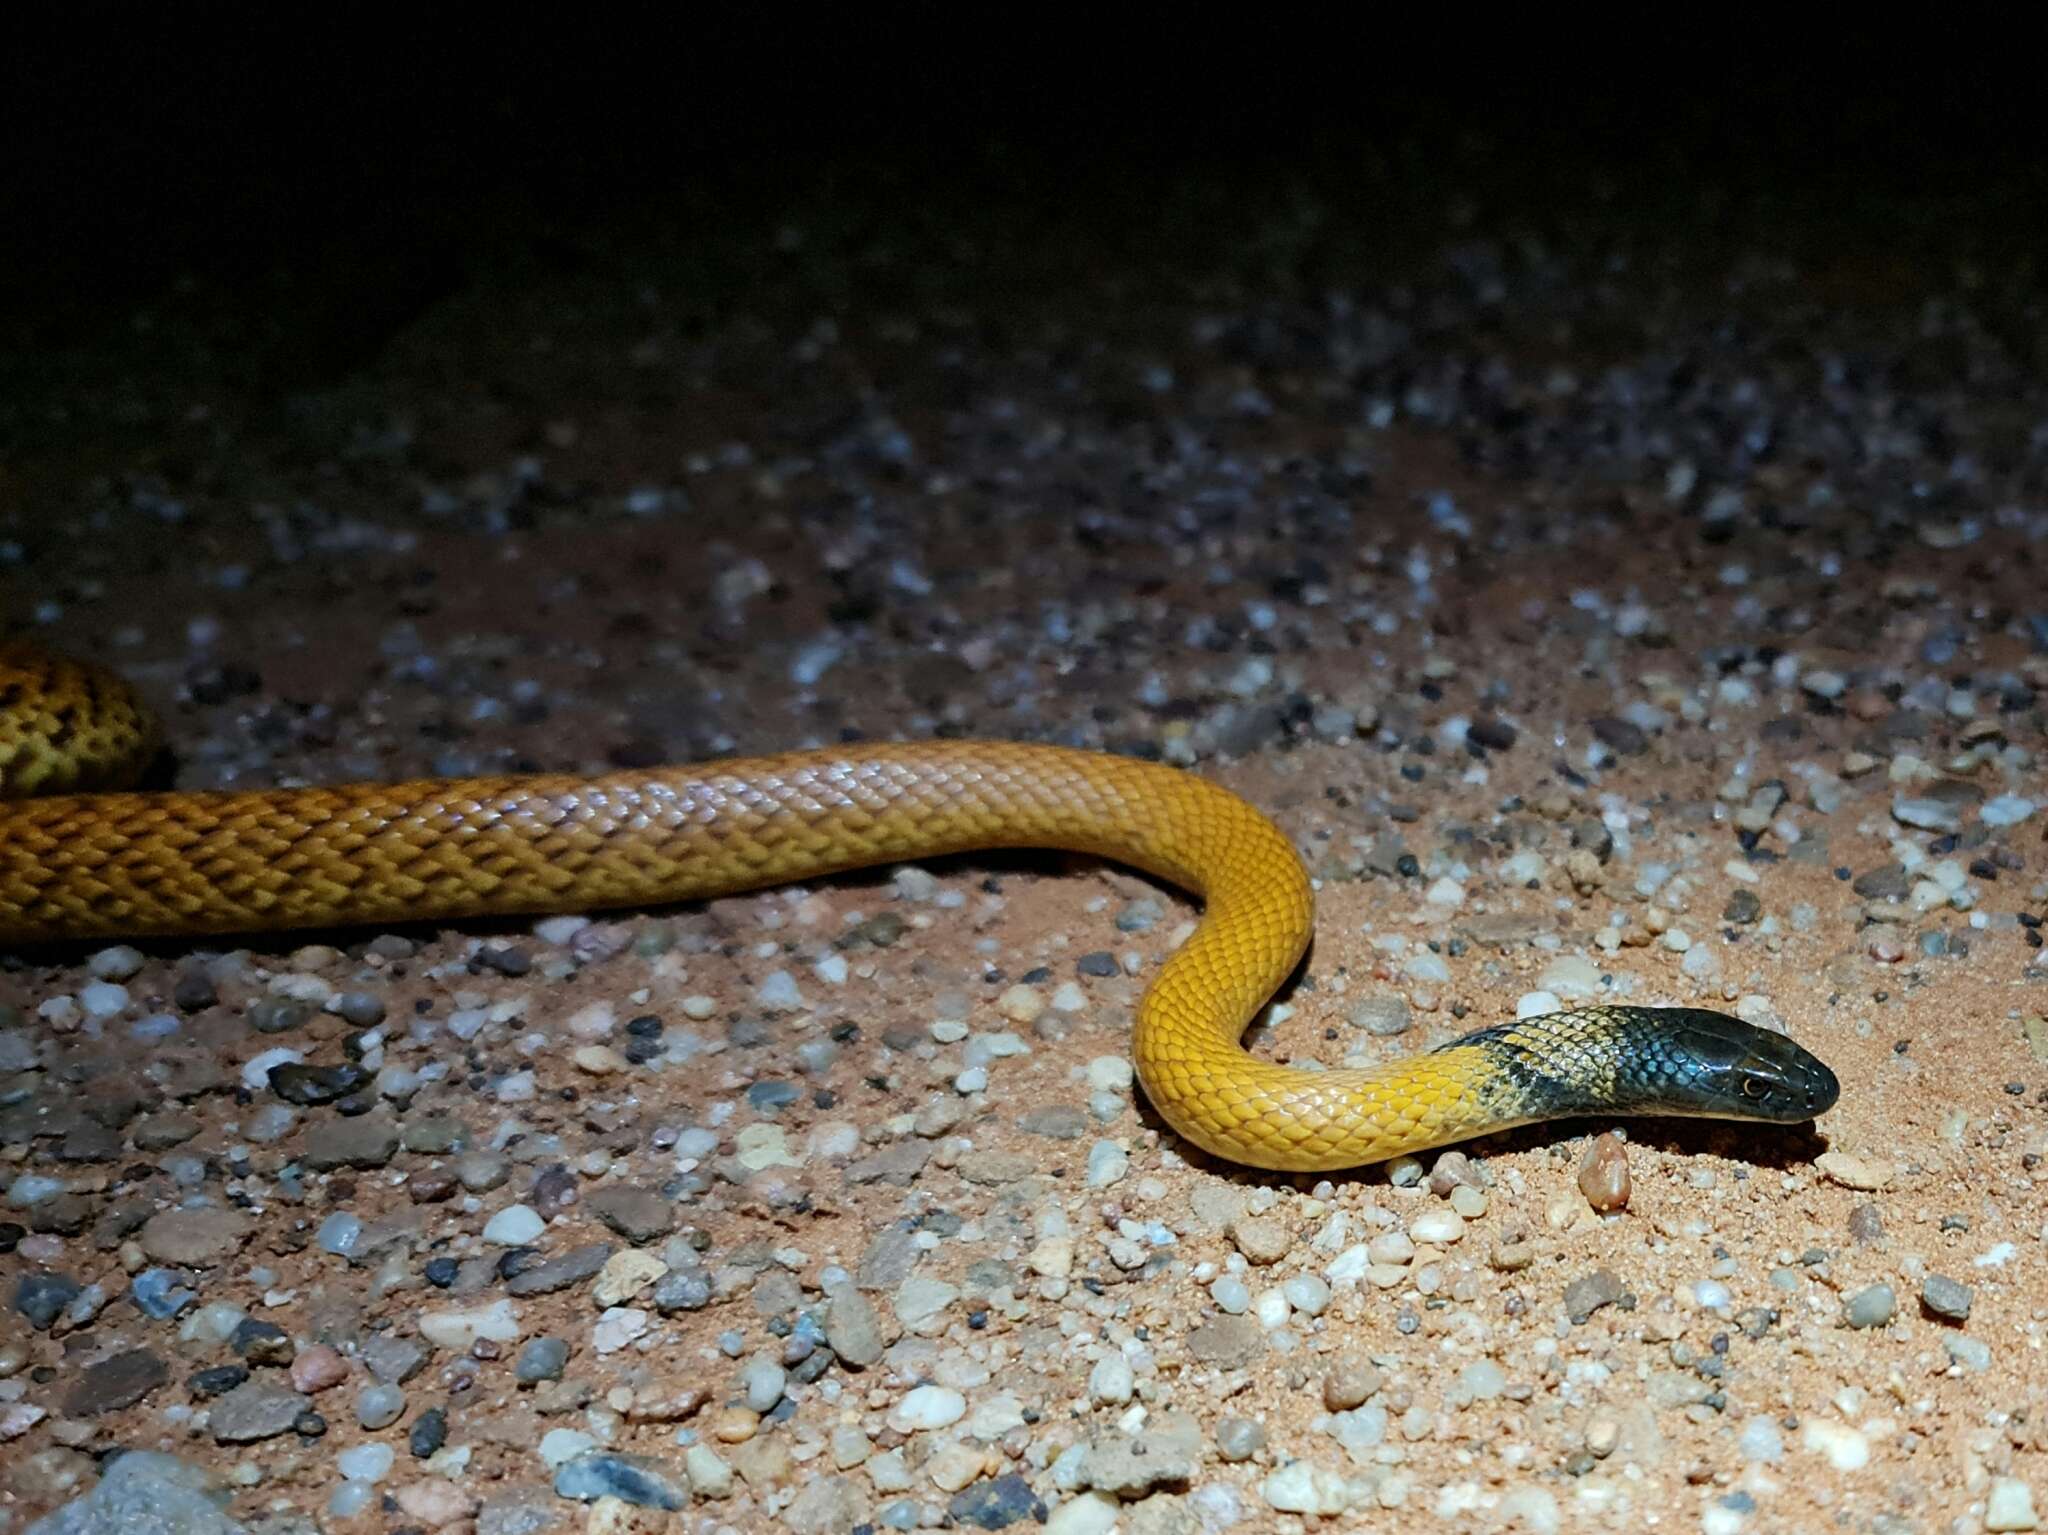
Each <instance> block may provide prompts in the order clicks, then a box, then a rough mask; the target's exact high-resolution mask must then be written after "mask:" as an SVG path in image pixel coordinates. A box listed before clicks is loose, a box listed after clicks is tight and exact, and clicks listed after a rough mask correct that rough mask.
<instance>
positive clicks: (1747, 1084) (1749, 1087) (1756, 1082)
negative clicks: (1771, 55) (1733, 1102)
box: [1742, 1077, 1770, 1098]
mask: <svg viewBox="0 0 2048 1535" xmlns="http://www.w3.org/2000/svg"><path fill="white" fill-rule="evenodd" d="M1769 1091H1770V1087H1769V1085H1768V1084H1766V1083H1765V1081H1764V1079H1763V1078H1762V1077H1744V1078H1743V1079H1742V1096H1743V1097H1745V1098H1761V1097H1763V1096H1764V1095H1765V1094H1767V1093H1768V1092H1769Z"/></svg>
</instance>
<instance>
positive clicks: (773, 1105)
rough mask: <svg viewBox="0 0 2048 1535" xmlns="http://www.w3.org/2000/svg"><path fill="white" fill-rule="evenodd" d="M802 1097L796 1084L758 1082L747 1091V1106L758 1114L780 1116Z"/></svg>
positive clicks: (800, 1089)
mask: <svg viewBox="0 0 2048 1535" xmlns="http://www.w3.org/2000/svg"><path fill="white" fill-rule="evenodd" d="M802 1097H803V1089H802V1088H800V1087H798V1086H797V1085H796V1084H795V1083H794V1082H756V1083H754V1085H753V1086H751V1087H749V1088H748V1089H747V1106H748V1107H749V1108H751V1109H752V1110H753V1111H754V1112H755V1113H756V1114H779V1113H781V1112H782V1111H783V1110H784V1109H786V1108H788V1107H789V1106H790V1105H791V1104H792V1103H795V1102H796V1101H797V1100H798V1099H800V1098H802Z"/></svg>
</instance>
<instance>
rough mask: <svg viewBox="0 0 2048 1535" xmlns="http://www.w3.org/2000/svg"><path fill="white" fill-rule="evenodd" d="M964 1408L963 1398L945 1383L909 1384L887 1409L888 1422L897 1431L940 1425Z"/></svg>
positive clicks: (960, 1414) (961, 1413)
mask: <svg viewBox="0 0 2048 1535" xmlns="http://www.w3.org/2000/svg"><path fill="white" fill-rule="evenodd" d="M966 1412H967V1398H966V1397H964V1396H962V1395H961V1394H960V1393H959V1392H957V1391H954V1390H952V1389H951V1388H949V1387H946V1386H913V1387H912V1388H911V1389H910V1390H908V1391H906V1392H905V1393H904V1394H903V1400H901V1401H900V1402H898V1403H897V1404H896V1405H895V1406H894V1407H892V1408H890V1409H889V1426H890V1427H891V1428H893V1429H895V1430H896V1432H897V1433H899V1434H908V1433H914V1432H916V1431H917V1430H919V1429H933V1428H944V1427H946V1426H947V1425H948V1424H951V1423H958V1422H959V1421H960V1419H961V1418H962V1417H963V1416H964V1415H965V1414H966Z"/></svg>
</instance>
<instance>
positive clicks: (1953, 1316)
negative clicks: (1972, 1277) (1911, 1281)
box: [1920, 1274, 1973, 1322]
mask: <svg viewBox="0 0 2048 1535" xmlns="http://www.w3.org/2000/svg"><path fill="white" fill-rule="evenodd" d="M1972 1298H1973V1297H1972V1294H1971V1290H1970V1287H1969V1286H1968V1285H1966V1284H1964V1283H1962V1282H1961V1281H1960V1280H1955V1279H1950V1278H1948V1277H1947V1276H1946V1275H1943V1274H1929V1275H1928V1276H1927V1277H1926V1278H1925V1279H1924V1280H1922V1281H1921V1282H1920V1304H1921V1305H1923V1306H1925V1307H1926V1308H1927V1309H1928V1311H1930V1312H1932V1313H1933V1314H1934V1315H1935V1316H1938V1317H1945V1318H1947V1319H1948V1320H1949V1321H1951V1322H1966V1321H1968V1320H1969V1318H1970V1301H1971V1299H1972Z"/></svg>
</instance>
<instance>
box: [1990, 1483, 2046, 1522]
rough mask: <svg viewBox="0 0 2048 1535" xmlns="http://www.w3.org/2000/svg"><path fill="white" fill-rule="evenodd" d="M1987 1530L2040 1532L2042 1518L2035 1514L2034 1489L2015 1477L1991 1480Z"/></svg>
mask: <svg viewBox="0 0 2048 1535" xmlns="http://www.w3.org/2000/svg"><path fill="white" fill-rule="evenodd" d="M1984 1528H1985V1529H1986V1530H2038V1529H2039V1528H2041V1519H2040V1516H2039V1515H2038V1514H2036V1513H2035V1512H2034V1489H2033V1488H2031V1487H2029V1486H2028V1485H2027V1484H2026V1483H2025V1482H2023V1481H2021V1480H2020V1479H2019V1478H2018V1477H2016V1476H2001V1477H1995V1478H1993V1479H1992V1483H1991V1493H1990V1495H1989V1496H1988V1497H1986V1498H1985V1500H1984Z"/></svg>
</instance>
